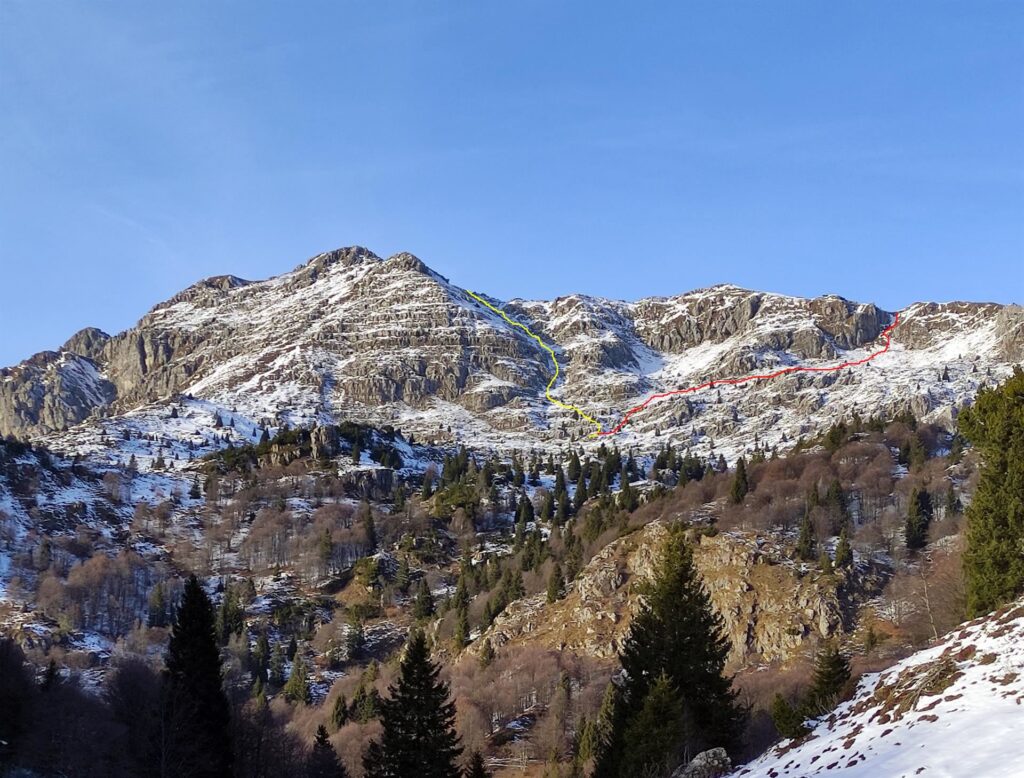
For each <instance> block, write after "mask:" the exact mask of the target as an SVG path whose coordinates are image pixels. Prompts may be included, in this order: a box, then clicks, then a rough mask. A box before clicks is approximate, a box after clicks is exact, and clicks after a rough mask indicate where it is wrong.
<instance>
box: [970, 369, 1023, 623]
mask: <svg viewBox="0 0 1024 778" xmlns="http://www.w3.org/2000/svg"><path fill="white" fill-rule="evenodd" d="M959 423H960V432H961V433H962V434H963V435H964V436H965V437H966V438H967V439H968V440H969V441H970V442H971V443H972V444H973V445H974V446H975V447H976V448H977V449H978V451H979V453H980V454H981V473H980V478H979V480H978V487H977V489H976V490H975V492H974V496H973V498H972V499H971V503H970V505H968V506H967V510H966V516H967V529H966V533H965V535H966V540H967V545H966V548H965V550H964V562H963V564H964V579H965V580H964V583H965V584H966V589H967V612H968V615H969V616H979V615H982V614H985V613H987V612H989V611H990V610H993V609H995V608H998V607H999V606H1000V605H1003V604H1004V603H1007V602H1010V601H1011V600H1013V599H1014V598H1015V597H1017V596H1018V595H1020V594H1021V592H1024V554H1021V548H1022V547H1024V371H1022V370H1021V369H1020V368H1019V367H1017V368H1015V369H1014V371H1013V377H1012V378H1010V379H1009V380H1008V381H1006V382H1005V383H1004V384H1003V385H1002V386H1000V387H998V388H995V389H982V390H981V391H980V392H979V393H978V398H977V400H976V402H975V403H974V405H973V406H971V407H969V408H966V409H965V410H964V411H963V413H961V414H960V417H959Z"/></svg>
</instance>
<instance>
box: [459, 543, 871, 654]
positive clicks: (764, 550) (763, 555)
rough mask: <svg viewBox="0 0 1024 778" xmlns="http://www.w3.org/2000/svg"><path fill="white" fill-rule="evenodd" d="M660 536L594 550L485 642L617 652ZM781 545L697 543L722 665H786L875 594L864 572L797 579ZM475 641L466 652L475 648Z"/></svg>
mask: <svg viewBox="0 0 1024 778" xmlns="http://www.w3.org/2000/svg"><path fill="white" fill-rule="evenodd" d="M667 534H668V530H667V529H666V528H665V527H664V526H663V525H662V524H660V523H653V524H650V525H648V526H646V527H644V528H643V529H641V530H638V531H637V532H634V533H632V534H630V535H628V536H626V537H623V538H620V539H619V540H616V541H614V542H612V543H610V544H609V545H608V546H606V547H605V548H604V549H602V550H601V551H600V552H599V553H598V554H597V555H596V556H595V557H594V558H593V559H592V560H591V561H590V563H589V564H588V565H587V566H586V568H585V569H584V570H583V572H582V573H581V574H580V576H579V577H578V578H577V579H576V581H575V582H574V583H573V585H572V587H571V589H570V591H569V592H568V594H567V595H566V597H565V598H564V599H562V600H559V601H558V602H555V603H553V604H547V603H546V602H545V600H544V596H543V595H537V596H534V597H529V598H526V599H523V600H520V601H517V602H514V603H512V604H511V605H510V606H509V607H508V608H507V609H506V610H505V611H504V612H503V613H502V614H501V615H500V616H498V618H497V619H495V621H494V624H493V625H492V626H491V628H490V629H489V630H488V631H487V633H486V636H487V637H488V638H489V639H490V641H491V645H493V646H495V647H500V646H503V645H525V644H532V645H541V646H545V647H550V648H554V649H558V650H571V651H577V652H580V653H584V654H587V655H589V656H594V657H598V658H611V657H614V656H615V655H616V654H617V653H618V650H619V649H620V648H621V645H622V640H623V639H624V638H625V636H626V633H627V632H628V629H629V622H630V619H631V617H632V614H633V613H634V612H635V609H636V607H637V603H638V594H637V584H638V583H639V582H642V581H645V580H650V579H651V578H652V576H653V575H654V570H655V566H656V565H657V562H658V560H659V558H660V554H661V549H662V544H663V543H664V541H665V539H666V537H667ZM790 553H791V552H790V551H789V550H788V549H787V548H786V547H784V546H781V545H778V544H775V543H772V542H770V541H766V540H764V539H760V538H757V537H755V536H752V535H747V534H743V533H731V532H730V533H721V534H718V535H715V536H711V537H708V536H703V537H700V539H699V543H698V544H697V545H696V546H695V548H694V563H695V565H696V567H697V569H698V571H699V572H700V574H701V577H702V579H703V580H704V584H705V587H706V588H707V590H708V594H709V596H710V598H711V602H712V604H713V606H714V607H715V609H716V610H717V611H718V612H719V613H720V614H721V615H722V618H723V620H724V622H725V629H726V632H727V634H728V636H729V638H730V641H731V642H732V652H731V653H730V655H729V665H730V666H731V667H732V668H736V667H739V666H742V665H746V664H750V663H757V662H774V661H779V660H786V659H788V658H789V657H791V656H793V655H794V654H795V653H797V652H799V651H800V650H801V649H802V648H803V647H804V646H805V644H806V642H807V641H808V640H809V639H811V638H818V637H829V636H832V635H834V634H837V633H840V632H842V631H843V630H844V628H845V626H846V625H845V622H844V613H847V612H849V609H850V607H851V606H855V605H856V604H857V602H859V601H860V600H861V599H862V598H867V597H870V596H873V595H874V594H877V592H878V591H880V588H881V580H880V578H878V577H877V576H876V575H874V574H873V572H872V571H870V570H862V571H860V572H858V573H856V574H854V575H853V576H852V577H850V578H849V579H845V578H842V577H836V576H826V575H823V574H821V573H819V572H817V571H814V572H806V573H804V572H803V571H802V569H801V567H800V565H798V564H797V563H796V562H795V561H794V560H793V559H791V558H790V556H789V554H790ZM480 645H482V641H479V640H478V641H476V642H475V643H474V644H473V646H472V647H471V649H470V651H471V652H472V651H475V650H479V646H480Z"/></svg>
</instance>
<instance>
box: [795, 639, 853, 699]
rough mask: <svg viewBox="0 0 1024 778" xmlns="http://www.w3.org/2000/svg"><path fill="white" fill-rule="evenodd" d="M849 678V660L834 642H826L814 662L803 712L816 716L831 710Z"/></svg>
mask: <svg viewBox="0 0 1024 778" xmlns="http://www.w3.org/2000/svg"><path fill="white" fill-rule="evenodd" d="M849 680H850V662H849V661H848V660H847V659H846V657H844V656H843V655H842V654H841V653H840V652H839V647H838V646H836V644H835V643H832V642H829V643H826V644H825V646H824V647H823V648H822V649H821V650H820V651H819V652H818V656H817V658H816V659H815V662H814V679H813V680H812V681H811V689H810V691H809V692H808V693H807V699H806V701H805V703H804V708H805V711H804V712H805V713H807V715H808V716H817V715H820V714H822V713H825V712H827V711H830V710H832V708H834V707H835V706H836V703H838V702H839V695H840V693H841V692H842V690H843V687H844V686H846V682H847V681H849Z"/></svg>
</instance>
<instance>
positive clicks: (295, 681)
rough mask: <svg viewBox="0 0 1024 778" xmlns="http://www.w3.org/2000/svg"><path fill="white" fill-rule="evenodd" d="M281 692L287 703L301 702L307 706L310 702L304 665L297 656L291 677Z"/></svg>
mask: <svg viewBox="0 0 1024 778" xmlns="http://www.w3.org/2000/svg"><path fill="white" fill-rule="evenodd" d="M282 691H283V692H284V696H285V699H287V700H288V701H289V702H294V703H300V702H301V703H302V704H304V705H308V704H309V702H310V695H309V681H308V680H307V679H306V664H305V662H303V661H302V657H301V656H300V655H298V654H296V655H295V661H294V662H293V663H292V672H291V675H289V676H288V683H286V684H285V685H284V689H283V690H282Z"/></svg>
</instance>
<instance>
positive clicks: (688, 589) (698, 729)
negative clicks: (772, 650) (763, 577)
mask: <svg viewBox="0 0 1024 778" xmlns="http://www.w3.org/2000/svg"><path fill="white" fill-rule="evenodd" d="M728 654H729V640H728V638H727V637H726V636H725V633H724V628H723V622H722V619H721V617H720V616H719V615H717V614H716V613H715V612H714V611H713V610H712V607H711V601H710V599H709V598H708V595H707V592H706V591H705V589H704V587H703V585H702V584H701V582H700V579H699V578H698V575H697V571H696V569H695V568H694V565H693V551H692V548H691V547H690V545H689V544H688V543H687V542H686V539H685V537H684V534H683V530H682V528H675V529H673V531H672V533H671V535H670V536H669V539H668V541H667V542H666V546H665V549H664V552H663V554H662V559H661V563H660V565H659V567H658V570H657V574H656V576H655V579H654V581H653V583H652V584H651V585H650V587H649V588H648V589H647V591H646V592H645V596H644V601H643V603H642V605H641V607H640V609H639V610H638V612H637V614H636V615H635V616H634V618H633V622H632V624H631V625H630V630H629V633H628V635H627V637H626V640H625V643H624V645H623V648H622V651H621V653H620V655H619V658H620V660H621V662H622V668H623V671H624V676H625V679H624V681H623V682H622V684H621V686H620V687H618V688H617V689H616V690H615V691H614V704H613V710H612V713H611V714H610V726H609V728H608V731H607V733H606V734H605V736H604V737H603V738H602V742H601V746H600V749H599V753H598V755H597V760H596V764H595V772H594V776H595V778H626V777H627V776H629V775H631V773H630V772H629V771H628V769H627V766H628V765H630V764H634V763H635V760H636V759H638V758H640V757H639V756H638V755H636V754H634V753H633V752H632V751H631V750H630V749H631V748H632V746H631V745H630V743H629V741H628V740H627V736H626V733H627V732H630V731H631V730H630V727H631V725H632V724H633V722H634V721H635V719H636V717H637V716H638V715H640V713H641V711H643V710H644V705H645V702H646V698H647V696H648V694H649V693H650V691H651V688H652V685H653V684H654V682H655V680H656V679H658V678H659V677H660V676H661V675H662V674H664V675H665V677H666V679H667V683H668V685H669V686H670V687H671V688H673V689H675V690H676V693H677V694H681V695H682V697H681V702H680V704H681V706H682V707H681V711H682V713H681V718H680V721H681V722H682V721H685V722H686V726H685V727H682V726H681V727H680V728H679V731H678V743H677V744H676V745H678V746H680V747H685V748H687V749H689V751H690V752H691V753H696V752H698V751H700V750H704V749H705V748H712V747H716V746H722V747H725V748H727V749H735V747H736V746H737V745H738V741H739V736H740V733H741V730H742V727H743V721H744V716H745V711H744V710H743V709H742V708H741V707H740V706H739V704H738V703H737V701H736V696H737V692H736V691H735V690H734V689H733V688H732V680H731V679H730V678H728V677H726V676H724V675H723V670H724V667H725V661H726V658H727V656H728ZM664 693H665V688H662V689H661V690H660V691H659V695H661V696H662V697H663V696H664ZM656 702H657V706H655V707H656V708H657V709H659V710H661V709H663V704H664V700H663V699H662V700H660V701H656ZM652 705H654V703H652ZM649 712H650V711H648V713H649ZM645 742H647V741H645ZM659 742H663V741H659ZM673 748H675V746H673ZM672 753H676V752H671V753H670V752H666V753H665V754H664V756H665V758H666V759H667V760H669V761H671V757H672ZM649 758H650V753H646V755H643V759H644V760H647V759H649ZM672 766H674V765H672Z"/></svg>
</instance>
